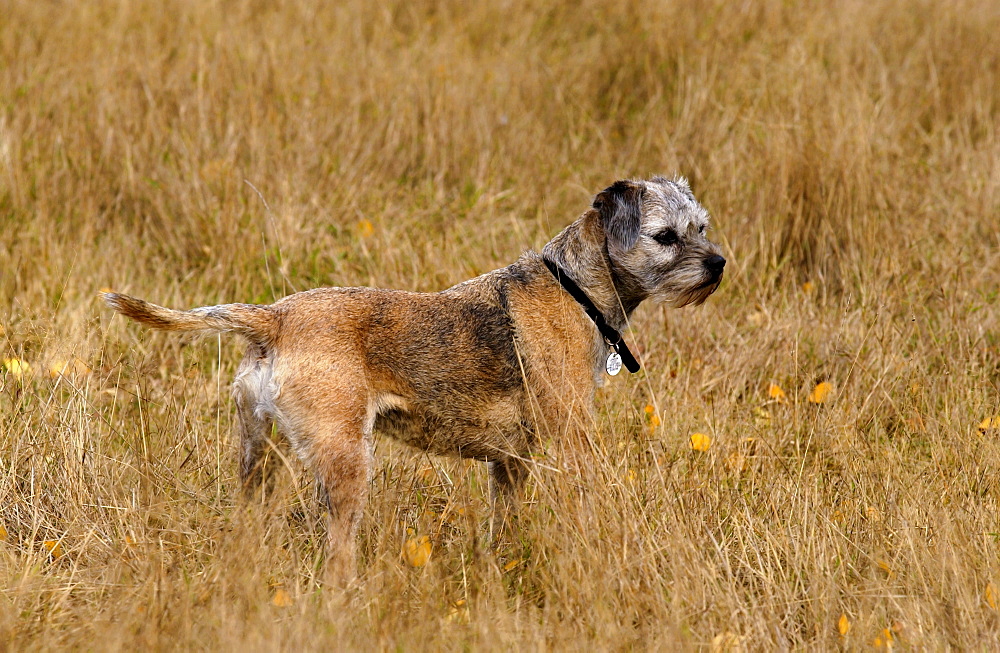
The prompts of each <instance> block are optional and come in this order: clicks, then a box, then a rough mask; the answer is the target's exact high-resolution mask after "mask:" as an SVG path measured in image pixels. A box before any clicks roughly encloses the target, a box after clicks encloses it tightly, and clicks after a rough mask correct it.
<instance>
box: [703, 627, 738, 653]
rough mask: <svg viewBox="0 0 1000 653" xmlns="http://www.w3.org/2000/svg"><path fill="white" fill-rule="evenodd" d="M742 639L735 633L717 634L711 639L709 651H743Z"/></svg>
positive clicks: (728, 652) (727, 652)
mask: <svg viewBox="0 0 1000 653" xmlns="http://www.w3.org/2000/svg"><path fill="white" fill-rule="evenodd" d="M743 639H744V638H742V637H740V636H739V635H737V634H735V633H731V632H729V631H728V630H727V631H726V632H724V633H719V634H718V635H716V636H715V637H713V638H712V645H711V648H710V650H711V651H712V653H730V652H731V651H742V650H743Z"/></svg>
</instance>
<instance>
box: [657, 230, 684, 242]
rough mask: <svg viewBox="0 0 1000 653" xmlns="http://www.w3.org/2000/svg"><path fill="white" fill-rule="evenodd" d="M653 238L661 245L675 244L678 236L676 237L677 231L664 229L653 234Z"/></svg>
mask: <svg viewBox="0 0 1000 653" xmlns="http://www.w3.org/2000/svg"><path fill="white" fill-rule="evenodd" d="M653 240H655V241H656V242H658V243H660V244H661V245H676V244H677V243H678V241H679V238H677V232H676V231H674V230H673V229H664V230H663V231H661V232H660V233H658V234H656V235H655V236H653Z"/></svg>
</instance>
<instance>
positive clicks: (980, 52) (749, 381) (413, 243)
mask: <svg viewBox="0 0 1000 653" xmlns="http://www.w3.org/2000/svg"><path fill="white" fill-rule="evenodd" d="M3 13H4V18H3V19H2V20H0V359H3V361H2V363H3V364H2V368H0V649H3V650H43V649H44V650H51V649H53V648H58V649H64V648H65V649H88V650H95V649H100V650H123V649H131V650H134V649H137V648H143V649H156V650H160V649H163V650H167V649H215V650H233V649H237V648H242V649H244V650H273V649H288V650H292V649H300V648H310V649H311V648H320V647H323V648H333V649H337V650H340V649H347V650H362V649H364V650H371V649H378V650H423V649H428V650H439V649H443V650H465V649H471V650H510V649H528V650H538V649H557V650H565V649H577V648H579V647H582V646H590V647H594V648H596V649H598V650H667V649H670V650H713V651H725V650H730V651H736V650H776V649H797V650H805V649H808V650H815V649H826V650H829V649H837V648H844V649H852V650H853V649H859V648H869V649H870V648H872V647H874V648H875V649H883V650H887V649H893V648H895V649H901V648H902V649H911V648H912V649H930V650H942V649H949V648H954V649H980V650H982V649H988V648H992V647H995V646H996V645H997V642H998V641H1000V613H998V610H1000V510H998V500H1000V483H998V469H1000V44H998V42H997V35H998V34H1000V8H998V6H997V4H996V2H994V1H993V0H956V1H953V2H952V1H944V0H942V1H940V2H934V1H930V0H886V1H885V2H878V3H870V2H865V1H863V0H835V1H833V2H812V1H806V2H785V1H782V0H761V1H760V2H756V3H737V2H726V1H724V0H708V1H706V2H702V1H700V0H699V1H695V0H670V1H667V2H661V3H649V2H636V1H631V0H626V1H624V2H611V1H609V0H583V1H582V2H574V3H570V2H552V3H547V4H541V3H531V2H525V1H523V0H490V1H488V2H482V3H465V2H458V1H455V0H445V1H442V2H437V1H430V0H409V1H407V2H400V1H398V0H384V1H379V2H366V1H363V0H344V1H343V2H338V3H316V2H308V1H305V0H275V1H272V2H260V1H256V0H239V1H235V2H220V1H218V0H202V1H198V2H195V1H192V0H166V1H165V2H162V3H134V2H128V1H127V0H95V1H93V2H72V3H55V2H34V1H28V0H10V1H8V2H5V3H4V9H3ZM653 174H666V175H674V174H680V175H685V176H686V177H688V178H689V179H690V181H691V184H692V187H693V189H694V191H695V193H696V195H697V196H698V197H699V199H700V200H701V202H702V203H703V204H704V205H705V207H706V208H707V209H708V210H709V211H710V212H711V214H712V216H713V230H712V231H711V233H710V238H712V239H713V240H715V241H716V242H718V243H720V244H721V245H722V247H723V250H724V253H725V256H726V258H727V259H728V260H729V264H728V265H727V267H726V278H725V280H724V281H723V284H722V286H721V288H720V289H719V290H718V292H716V293H715V295H713V296H712V297H711V298H710V299H709V300H708V301H707V302H706V303H705V304H704V305H702V306H700V307H688V308H685V309H682V310H672V309H666V308H664V307H661V306H656V305H653V304H648V305H645V304H644V305H643V306H641V307H640V308H639V310H638V311H637V312H636V314H635V315H634V317H633V322H632V327H633V330H632V332H631V333H630V334H629V335H628V337H629V338H630V343H635V345H634V346H633V349H634V350H637V351H638V353H639V355H640V357H641V358H642V361H643V370H642V371H641V372H640V373H639V374H638V375H635V376H632V375H628V374H622V375H619V376H618V377H615V378H613V379H609V380H608V383H607V384H606V386H605V387H604V388H603V389H602V390H601V391H600V392H599V396H598V401H597V412H596V413H595V415H594V422H593V424H592V425H591V428H590V433H591V442H590V445H591V446H590V449H591V451H590V452H588V454H587V455H588V458H589V460H591V461H592V465H593V469H592V470H590V471H591V475H590V477H588V479H587V484H586V486H585V487H582V488H581V487H580V484H578V483H576V482H575V479H574V478H573V477H572V475H570V474H568V473H566V472H565V471H564V470H562V469H560V466H559V461H558V460H555V459H553V458H552V456H550V455H549V452H550V448H549V447H550V446H554V445H553V444H552V443H547V445H546V448H545V449H543V450H542V451H540V452H539V460H540V461H541V462H543V463H544V464H542V465H539V466H538V467H537V469H536V470H535V472H534V473H533V477H532V480H531V482H530V484H529V491H528V495H529V500H528V502H527V504H526V505H525V507H524V508H523V509H522V510H521V511H520V512H519V514H518V517H517V524H516V529H515V530H514V531H513V532H512V533H511V534H510V535H509V536H508V537H506V538H504V539H502V540H501V541H500V542H498V545H497V546H496V547H491V546H489V544H488V543H487V542H486V540H485V538H484V530H483V524H484V522H485V520H486V516H487V512H488V505H487V497H486V474H485V470H484V469H483V468H482V466H481V465H480V464H477V463H466V462H463V461H460V460H456V459H448V458H438V457H432V456H428V455H424V454H421V453H419V452H417V451H414V450H412V449H408V448H407V447H405V446H404V445H401V444H398V443H395V442H393V441H390V440H388V439H384V438H383V439H380V440H379V441H378V444H377V452H376V456H377V463H376V474H375V478H374V480H373V491H372V495H371V499H370V500H369V503H368V506H367V509H366V514H365V519H364V522H363V525H362V528H361V535H360V538H359V552H360V553H359V559H360V564H359V580H358V583H357V585H356V586H355V587H353V588H352V589H350V590H349V591H348V592H341V591H339V590H336V589H333V588H330V587H328V586H326V585H325V584H324V583H323V580H322V573H321V570H322V561H323V551H322V543H323V537H324V524H323V515H322V513H321V512H320V510H319V508H318V505H317V503H316V497H315V490H314V487H313V483H312V480H311V479H310V478H309V475H308V474H307V473H305V470H304V469H303V468H302V467H301V466H300V465H299V464H298V463H297V462H295V461H294V460H293V459H291V458H289V457H288V456H287V455H286V454H285V453H282V451H281V450H280V449H278V450H276V451H275V452H274V456H275V458H276V459H277V460H278V467H279V471H278V481H277V483H276V486H275V488H274V489H273V491H271V492H269V493H266V494H263V495H261V496H260V497H258V499H257V500H255V501H254V502H253V503H251V504H250V505H247V506H244V505H242V504H241V502H240V499H239V482H238V479H237V470H236V449H235V446H234V444H233V440H232V437H231V429H232V426H233V410H232V402H231V399H230V398H229V388H228V384H229V381H230V380H231V378H232V374H233V372H234V370H235V366H236V364H237V363H238V362H239V357H240V351H241V345H240V343H239V342H238V341H237V339H235V338H221V339H220V338H216V337H209V338H206V339H194V338H185V337H177V336H176V335H173V334H160V333H151V332H148V331H146V330H144V329H141V328H139V327H136V326H135V325H132V324H127V323H126V322H125V321H124V320H123V319H122V318H120V317H113V316H112V315H111V313H110V311H108V310H107V309H106V308H104V307H103V306H102V305H101V303H100V301H99V300H98V297H97V293H98V291H99V290H100V289H102V288H113V289H115V290H118V291H122V292H127V293H130V294H134V295H138V296H140V297H146V298H148V299H150V300H152V301H155V302H157V303H160V304H164V305H168V306H176V307H189V306H200V305H206V304H215V303H223V302H231V301H239V302H261V303H264V302H271V301H273V300H275V299H277V298H279V297H281V296H283V295H285V294H287V293H290V292H293V291H297V290H303V289H307V288H311V287H315V286H325V285H341V286H351V285H372V286H382V287H396V288H405V289H410V290H420V291H433V290H440V289H443V288H445V287H448V286H450V285H452V284H454V283H456V282H458V281H461V280H464V279H467V278H470V277H471V276H474V275H476V274H479V273H482V272H484V271H487V270H490V269H493V268H496V267H500V266H503V265H506V264H508V263H509V262H511V261H513V260H514V259H515V258H516V257H517V256H518V255H519V254H520V253H521V252H522V251H523V250H525V249H529V248H534V249H538V248H540V247H541V246H542V245H543V244H544V243H545V242H546V241H547V240H548V239H549V238H550V237H551V236H553V235H554V234H555V233H557V232H558V231H559V230H560V229H561V228H562V227H563V226H565V225H566V224H568V223H569V222H571V221H572V220H574V219H575V218H576V217H577V216H578V215H579V214H580V213H582V212H583V211H584V210H585V209H586V208H587V206H588V205H589V202H590V201H591V199H592V197H593V195H594V193H596V192H598V191H600V190H601V189H603V188H605V187H606V186H608V185H609V184H610V183H611V182H613V181H614V180H616V179H619V178H625V177H646V176H649V175H653ZM407 543H409V544H407ZM428 552H429V554H430V555H429V556H427V555H426V554H427V553H428Z"/></svg>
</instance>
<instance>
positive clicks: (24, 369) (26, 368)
mask: <svg viewBox="0 0 1000 653" xmlns="http://www.w3.org/2000/svg"><path fill="white" fill-rule="evenodd" d="M3 368H4V369H5V370H7V372H8V373H9V374H10V375H11V376H13V377H14V378H15V379H19V380H20V379H21V378H23V377H25V376H27V375H28V374H31V365H28V363H27V361H23V360H21V359H20V358H5V359H3Z"/></svg>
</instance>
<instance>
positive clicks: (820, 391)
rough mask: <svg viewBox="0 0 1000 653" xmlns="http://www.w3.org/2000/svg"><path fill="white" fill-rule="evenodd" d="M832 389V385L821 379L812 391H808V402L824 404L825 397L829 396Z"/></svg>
mask: <svg viewBox="0 0 1000 653" xmlns="http://www.w3.org/2000/svg"><path fill="white" fill-rule="evenodd" d="M832 390H833V385H831V384H830V383H827V382H826V381H823V382H822V383H817V384H816V387H815V388H813V391H812V392H810V393H809V403H811V404H825V403H826V401H827V399H829V398H830V392H831V391H832Z"/></svg>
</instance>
